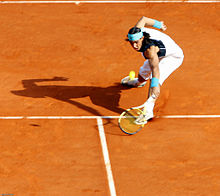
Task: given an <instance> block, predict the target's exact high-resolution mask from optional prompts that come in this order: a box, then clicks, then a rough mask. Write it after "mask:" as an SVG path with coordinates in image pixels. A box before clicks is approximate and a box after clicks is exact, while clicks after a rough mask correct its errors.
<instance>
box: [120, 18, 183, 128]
mask: <svg viewBox="0 0 220 196" xmlns="http://www.w3.org/2000/svg"><path fill="white" fill-rule="evenodd" d="M145 26H149V27H154V28H157V29H161V30H162V31H165V30H166V25H165V24H164V23H163V22H160V21H157V20H154V19H150V18H147V17H142V18H141V19H140V20H139V21H138V23H137V24H136V25H135V26H134V27H133V28H131V29H130V30H129V32H128V41H129V42H130V44H131V46H132V47H133V48H134V49H135V50H136V51H137V52H141V53H142V55H143V57H144V58H145V59H146V61H145V62H144V65H143V66H142V67H140V70H139V74H138V78H135V79H133V80H130V77H129V76H127V77H125V78H123V79H122V80H121V83H122V84H123V85H127V86H130V87H142V86H144V85H145V83H146V81H147V80H148V79H150V89H149V95H148V99H147V101H146V102H145V103H144V114H145V115H141V116H140V117H139V118H138V119H137V120H136V122H135V123H136V124H146V123H147V120H149V119H151V118H153V116H154V115H153V109H154V105H155V101H156V100H157V98H158V97H159V94H160V86H161V85H162V84H163V82H164V81H165V80H166V79H167V78H168V76H169V75H170V74H171V73H172V72H174V71H175V70H176V69H177V68H178V67H179V66H180V65H181V64H182V62H183V58H184V55H183V51H182V50H181V48H180V47H179V46H178V45H177V44H176V43H175V42H174V41H173V40H172V39H171V38H170V37H169V36H168V35H166V34H164V33H162V32H161V31H158V30H155V29H150V28H146V27H145Z"/></svg>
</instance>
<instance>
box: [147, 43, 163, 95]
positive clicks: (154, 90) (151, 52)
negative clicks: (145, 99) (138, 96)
mask: <svg viewBox="0 0 220 196" xmlns="http://www.w3.org/2000/svg"><path fill="white" fill-rule="evenodd" d="M158 52H159V48H158V47H157V46H151V47H150V48H149V49H147V50H146V51H145V53H144V55H145V56H146V58H147V59H148V60H149V63H150V66H151V70H152V80H151V84H150V89H149V97H150V96H151V95H152V94H153V95H155V97H156V98H158V97H159V95H160V85H159V79H160V71H159V58H158V55H157V53H158ZM155 81H156V83H155ZM157 83H158V84H157Z"/></svg>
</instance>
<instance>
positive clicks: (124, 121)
mask: <svg viewBox="0 0 220 196" xmlns="http://www.w3.org/2000/svg"><path fill="white" fill-rule="evenodd" d="M141 114H144V111H142V110H141V109H140V108H130V109H127V110H125V111H124V112H122V113H121V115H120V117H119V119H118V125H119V127H120V129H121V130H122V131H123V132H124V133H126V134H129V135H133V134H135V133H137V132H139V131H140V130H141V129H142V128H143V127H144V125H145V124H141V125H138V124H136V123H135V120H136V119H137V118H138V117H139V116H140V115H141Z"/></svg>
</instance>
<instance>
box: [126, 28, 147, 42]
mask: <svg viewBox="0 0 220 196" xmlns="http://www.w3.org/2000/svg"><path fill="white" fill-rule="evenodd" d="M139 32H141V29H140V28H138V27H132V28H131V29H130V30H129V31H128V34H135V33H139ZM143 35H144V40H143V41H144V42H145V43H146V42H147V43H148V42H149V39H150V34H149V33H146V32H143ZM125 40H126V41H129V39H128V38H127V39H125Z"/></svg>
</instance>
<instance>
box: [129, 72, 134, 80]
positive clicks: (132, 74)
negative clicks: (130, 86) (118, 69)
mask: <svg viewBox="0 0 220 196" xmlns="http://www.w3.org/2000/svg"><path fill="white" fill-rule="evenodd" d="M129 77H130V80H134V78H135V72H134V71H130V73H129Z"/></svg>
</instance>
